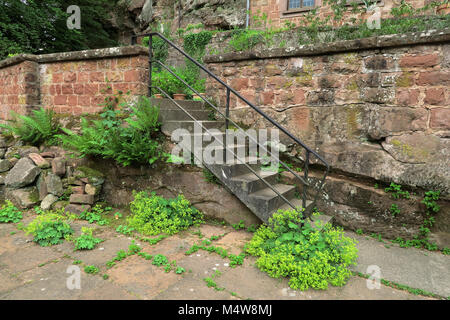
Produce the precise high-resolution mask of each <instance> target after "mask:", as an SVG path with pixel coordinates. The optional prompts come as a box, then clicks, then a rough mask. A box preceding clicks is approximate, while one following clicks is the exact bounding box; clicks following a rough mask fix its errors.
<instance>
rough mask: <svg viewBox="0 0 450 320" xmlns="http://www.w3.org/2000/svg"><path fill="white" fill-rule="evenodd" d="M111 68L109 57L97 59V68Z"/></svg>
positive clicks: (100, 69)
mask: <svg viewBox="0 0 450 320" xmlns="http://www.w3.org/2000/svg"><path fill="white" fill-rule="evenodd" d="M110 69H111V60H110V59H102V60H99V61H97V70H99V71H102V70H110Z"/></svg>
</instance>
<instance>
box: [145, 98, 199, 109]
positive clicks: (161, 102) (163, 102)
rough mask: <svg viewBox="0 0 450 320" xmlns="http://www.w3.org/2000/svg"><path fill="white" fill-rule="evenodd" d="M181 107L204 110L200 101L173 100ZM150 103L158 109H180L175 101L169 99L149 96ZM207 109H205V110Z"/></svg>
mask: <svg viewBox="0 0 450 320" xmlns="http://www.w3.org/2000/svg"><path fill="white" fill-rule="evenodd" d="M175 101H176V103H178V104H179V105H180V106H181V107H182V108H183V109H185V110H189V111H194V110H201V111H205V110H206V109H205V104H204V102H202V101H193V100H175ZM150 103H151V104H152V105H153V106H158V107H159V108H160V110H163V109H166V110H181V109H180V108H179V107H178V106H177V105H176V104H175V103H173V102H172V101H171V100H170V99H155V98H151V99H150ZM206 111H207V110H206Z"/></svg>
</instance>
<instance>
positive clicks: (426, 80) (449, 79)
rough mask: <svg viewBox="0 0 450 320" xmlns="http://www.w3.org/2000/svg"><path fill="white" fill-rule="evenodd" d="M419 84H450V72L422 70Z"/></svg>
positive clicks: (418, 80)
mask: <svg viewBox="0 0 450 320" xmlns="http://www.w3.org/2000/svg"><path fill="white" fill-rule="evenodd" d="M416 83H417V85H420V86H422V85H450V72H442V71H430V72H421V73H420V74H419V78H418V79H417V81H416Z"/></svg>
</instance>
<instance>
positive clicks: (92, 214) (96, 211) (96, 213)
mask: <svg viewBox="0 0 450 320" xmlns="http://www.w3.org/2000/svg"><path fill="white" fill-rule="evenodd" d="M103 212H104V211H103V209H102V207H101V206H100V205H96V206H95V207H94V208H92V211H87V210H85V211H83V212H82V213H80V215H79V218H80V219H82V220H86V221H87V222H89V223H97V224H98V225H100V226H103V225H106V224H108V220H106V219H104V218H103V217H102V213H103Z"/></svg>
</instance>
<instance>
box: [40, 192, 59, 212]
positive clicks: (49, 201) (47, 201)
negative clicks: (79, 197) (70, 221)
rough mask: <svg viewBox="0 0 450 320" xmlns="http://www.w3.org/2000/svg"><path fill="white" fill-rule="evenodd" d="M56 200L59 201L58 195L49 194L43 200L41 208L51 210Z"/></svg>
mask: <svg viewBox="0 0 450 320" xmlns="http://www.w3.org/2000/svg"><path fill="white" fill-rule="evenodd" d="M56 201H58V197H57V196H55V195H53V194H48V195H47V196H46V197H45V198H44V199H43V200H42V202H41V209H42V210H49V209H50V208H51V207H52V205H53V204H54V203H55V202H56Z"/></svg>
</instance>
